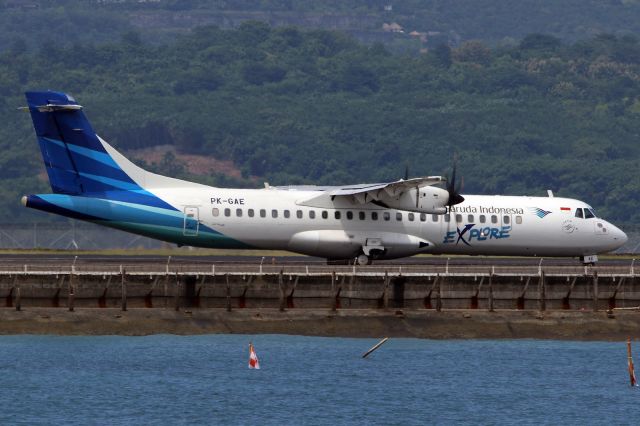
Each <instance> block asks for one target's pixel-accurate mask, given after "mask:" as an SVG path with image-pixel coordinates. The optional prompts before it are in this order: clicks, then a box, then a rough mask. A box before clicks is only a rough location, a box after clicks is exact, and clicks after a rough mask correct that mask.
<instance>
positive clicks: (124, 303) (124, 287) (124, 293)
mask: <svg viewBox="0 0 640 426" xmlns="http://www.w3.org/2000/svg"><path fill="white" fill-rule="evenodd" d="M124 273H125V271H124V269H122V265H121V266H120V284H121V286H122V310H123V311H126V310H127V282H126V281H125V279H124Z"/></svg>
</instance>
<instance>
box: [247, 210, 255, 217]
mask: <svg viewBox="0 0 640 426" xmlns="http://www.w3.org/2000/svg"><path fill="white" fill-rule="evenodd" d="M253 214H254V211H253V209H249V210H248V211H247V215H248V216H249V217H253Z"/></svg>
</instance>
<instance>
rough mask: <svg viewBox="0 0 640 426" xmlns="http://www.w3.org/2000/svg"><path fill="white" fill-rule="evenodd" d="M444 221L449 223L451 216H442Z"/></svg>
mask: <svg viewBox="0 0 640 426" xmlns="http://www.w3.org/2000/svg"><path fill="white" fill-rule="evenodd" d="M444 221H445V222H451V215H450V214H449V213H447V214H445V215H444Z"/></svg>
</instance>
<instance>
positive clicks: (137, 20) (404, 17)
mask: <svg viewBox="0 0 640 426" xmlns="http://www.w3.org/2000/svg"><path fill="white" fill-rule="evenodd" d="M250 20H256V21H262V22H266V23H269V24H270V25H271V26H274V27H276V26H298V27H302V28H308V29H312V28H313V29H326V30H338V31H341V32H343V33H346V34H349V35H351V36H352V37H355V38H356V39H358V40H360V41H362V42H365V43H369V44H371V43H375V42H382V43H384V44H385V45H386V46H387V48H389V49H391V50H394V51H412V52H417V51H418V50H419V49H421V48H429V47H435V46H436V45H437V44H439V43H441V42H442V41H445V42H449V43H452V45H458V44H459V43H460V42H463V41H468V40H476V39H477V40H483V41H484V42H485V43H487V44H489V45H492V46H494V45H512V44H516V43H517V41H518V40H520V39H521V38H523V37H525V36H526V35H527V34H531V33H544V34H550V35H553V36H555V37H558V38H560V39H562V40H565V41H568V42H574V41H577V40H584V39H589V38H591V37H593V36H596V35H598V34H601V33H608V34H615V35H617V36H624V35H628V34H638V33H639V32H640V1H639V0H607V1H601V0H564V1H557V0H519V1H517V2H514V1H511V0H402V1H394V0H340V1H338V0H325V1H313V0H295V1H293V0H234V1H225V0H213V1H212V0H56V1H55V2H52V1H49V0H0V50H5V49H7V48H10V47H12V46H16V45H18V46H26V47H28V48H31V49H34V48H38V47H39V46H40V45H41V44H42V41H43V40H47V41H49V42H50V43H53V44H55V45H58V46H69V45H73V44H75V43H81V44H82V43H103V42H106V41H117V40H119V39H120V37H121V35H122V34H124V33H127V34H129V35H131V34H135V36H137V37H141V38H142V40H144V41H145V42H151V43H154V44H161V43H171V42H173V41H174V40H175V38H176V37H177V36H179V35H183V34H185V33H188V32H190V31H192V30H193V29H194V28H197V27H199V26H204V25H215V26H218V27H220V28H224V29H231V28H237V27H238V26H239V25H240V24H241V23H243V22H246V21H250ZM389 25H391V28H393V29H394V30H396V31H395V32H394V31H392V30H391V29H390V28H389ZM385 28H386V30H385ZM400 30H402V32H400ZM411 33H414V35H413V36H412V35H411Z"/></svg>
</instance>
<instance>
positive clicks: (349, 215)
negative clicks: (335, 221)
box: [347, 211, 353, 220]
mask: <svg viewBox="0 0 640 426" xmlns="http://www.w3.org/2000/svg"><path fill="white" fill-rule="evenodd" d="M347 219H348V220H352V219H353V212H351V211H349V212H347Z"/></svg>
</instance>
